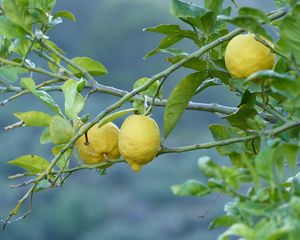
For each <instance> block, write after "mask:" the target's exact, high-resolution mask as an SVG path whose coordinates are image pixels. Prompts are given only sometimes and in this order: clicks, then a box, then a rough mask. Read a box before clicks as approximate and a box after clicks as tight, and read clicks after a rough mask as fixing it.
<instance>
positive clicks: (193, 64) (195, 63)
mask: <svg viewBox="0 0 300 240" xmlns="http://www.w3.org/2000/svg"><path fill="white" fill-rule="evenodd" d="M183 58H184V56H183V55H181V56H175V57H167V58H166V61H168V62H170V63H172V64H175V63H177V62H179V61H180V60H181V59H183ZM183 66H184V67H186V68H190V69H194V70H197V71H199V72H202V71H205V70H206V68H207V62H206V61H204V60H203V59H202V58H193V59H191V60H189V61H187V62H186V63H184V64H183Z"/></svg>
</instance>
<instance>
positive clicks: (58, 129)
mask: <svg viewBox="0 0 300 240" xmlns="http://www.w3.org/2000/svg"><path fill="white" fill-rule="evenodd" d="M49 133H50V136H51V139H52V141H53V142H54V143H55V144H63V143H67V142H69V141H70V139H71V138H72V137H73V136H74V134H75V131H74V129H73V128H72V126H71V124H70V123H69V122H68V121H67V120H66V119H64V118H62V117H60V116H54V117H53V118H52V119H51V122H50V125H49Z"/></svg>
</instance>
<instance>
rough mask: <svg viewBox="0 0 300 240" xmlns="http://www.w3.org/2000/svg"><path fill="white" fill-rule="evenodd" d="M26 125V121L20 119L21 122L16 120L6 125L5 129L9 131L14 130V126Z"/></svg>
mask: <svg viewBox="0 0 300 240" xmlns="http://www.w3.org/2000/svg"><path fill="white" fill-rule="evenodd" d="M24 125H25V123H24V121H19V122H16V123H14V124H11V125H9V126H6V127H4V130H5V131H8V130H12V129H14V128H19V127H23V126H24Z"/></svg>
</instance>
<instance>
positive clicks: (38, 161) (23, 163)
mask: <svg viewBox="0 0 300 240" xmlns="http://www.w3.org/2000/svg"><path fill="white" fill-rule="evenodd" d="M8 164H11V165H15V166H18V167H21V168H23V169H25V170H26V171H28V172H30V173H33V174H37V173H42V172H44V171H45V170H46V169H47V168H48V167H49V165H50V162H48V161H47V160H46V159H44V158H42V157H40V156H37V155H33V154H32V155H25V156H22V157H19V158H16V159H14V160H12V161H9V162H8Z"/></svg>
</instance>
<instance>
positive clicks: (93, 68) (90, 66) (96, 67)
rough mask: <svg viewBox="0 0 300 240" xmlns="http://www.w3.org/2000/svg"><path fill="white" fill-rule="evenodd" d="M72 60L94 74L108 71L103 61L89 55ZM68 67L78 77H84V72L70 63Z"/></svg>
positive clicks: (100, 74) (102, 73)
mask: <svg viewBox="0 0 300 240" xmlns="http://www.w3.org/2000/svg"><path fill="white" fill-rule="evenodd" d="M71 61H73V62H74V63H76V64H77V65H79V66H80V67H82V68H84V69H85V70H86V71H87V72H88V73H89V74H91V75H92V76H102V75H105V74H107V73H108V71H107V69H106V68H105V67H104V66H103V64H102V63H100V62H98V61H95V60H93V59H91V58H89V57H75V58H72V59H71ZM67 68H68V69H69V70H70V71H71V72H72V73H74V74H75V76H76V77H84V74H83V73H82V72H80V71H79V70H78V69H76V68H74V67H72V66H70V65H68V66H67Z"/></svg>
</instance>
